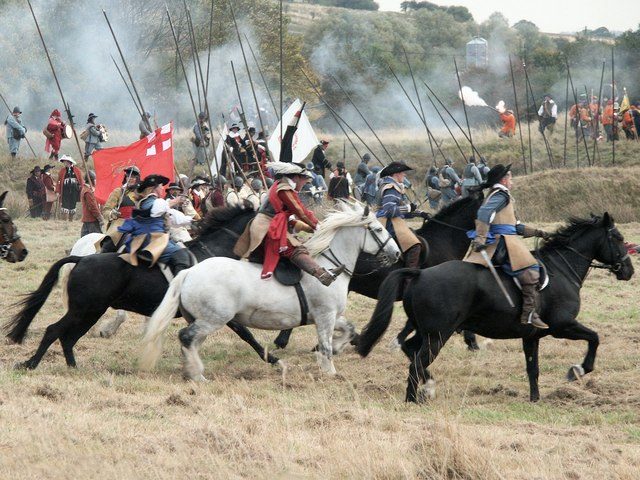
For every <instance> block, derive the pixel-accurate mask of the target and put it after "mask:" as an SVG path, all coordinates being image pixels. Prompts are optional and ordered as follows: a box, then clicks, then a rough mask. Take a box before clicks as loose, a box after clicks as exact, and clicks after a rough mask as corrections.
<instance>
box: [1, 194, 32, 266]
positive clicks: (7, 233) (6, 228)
mask: <svg viewBox="0 0 640 480" xmlns="http://www.w3.org/2000/svg"><path fill="white" fill-rule="evenodd" d="M7 193H9V192H4V193H3V194H2V195H0V259H2V260H6V261H7V262H9V263H16V262H22V261H23V260H24V259H25V258H26V257H27V254H28V253H29V252H28V251H27V248H26V247H25V246H24V243H22V240H21V239H20V235H18V227H16V226H15V224H14V223H13V220H11V216H10V215H9V213H8V212H7V209H6V208H4V207H3V205H4V199H5V197H6V196H7Z"/></svg>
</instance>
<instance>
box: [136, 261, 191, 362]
mask: <svg viewBox="0 0 640 480" xmlns="http://www.w3.org/2000/svg"><path fill="white" fill-rule="evenodd" d="M186 277H187V271H186V270H183V271H181V272H180V273H178V275H177V276H176V277H175V278H174V279H173V280H172V281H171V283H170V284H169V289H168V290H167V293H165V295H164V298H163V299H162V302H161V303H160V305H158V308H156V311H155V312H153V315H152V316H151V318H150V319H149V321H148V322H147V328H146V330H145V334H144V338H143V339H142V345H143V351H142V355H141V357H140V362H139V367H140V369H141V370H153V368H154V367H155V366H156V363H157V362H158V359H159V358H160V354H161V353H162V337H163V335H164V332H165V331H166V330H167V328H168V327H169V324H170V323H171V320H173V318H174V317H175V315H176V312H177V311H178V307H179V306H180V293H181V291H182V284H183V283H184V279H185V278H186Z"/></svg>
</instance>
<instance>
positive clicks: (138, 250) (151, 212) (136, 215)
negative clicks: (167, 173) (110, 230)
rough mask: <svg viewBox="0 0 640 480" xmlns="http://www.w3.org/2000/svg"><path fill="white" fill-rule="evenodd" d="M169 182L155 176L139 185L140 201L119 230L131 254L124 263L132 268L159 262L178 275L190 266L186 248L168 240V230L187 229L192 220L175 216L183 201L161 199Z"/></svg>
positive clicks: (178, 215)
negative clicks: (176, 208) (183, 227)
mask: <svg viewBox="0 0 640 480" xmlns="http://www.w3.org/2000/svg"><path fill="white" fill-rule="evenodd" d="M168 183H169V179H168V178H167V177H163V176H162V175H155V174H154V175H149V176H147V177H146V178H145V179H144V180H143V181H142V182H140V185H138V188H137V189H136V193H137V194H138V197H139V198H140V200H139V201H137V202H136V208H135V209H134V210H133V215H132V217H131V218H129V219H127V220H126V221H125V222H124V223H123V224H122V225H121V226H120V227H118V232H119V233H120V234H121V235H126V236H127V237H126V240H125V250H126V252H127V253H128V255H124V256H122V258H123V260H125V261H126V262H128V263H130V264H131V265H133V266H138V265H139V264H140V263H143V264H145V265H146V266H148V267H149V268H151V267H152V266H154V265H155V264H156V263H157V262H160V263H163V264H166V265H168V266H169V267H170V268H171V271H172V272H173V274H174V275H177V274H178V273H179V272H180V271H181V270H185V269H187V268H189V267H191V265H192V262H191V256H190V255H189V250H187V249H186V248H185V246H184V245H180V244H178V243H176V242H174V241H173V240H172V239H171V238H169V234H168V232H167V227H181V226H188V225H190V224H191V217H188V216H186V215H184V214H182V213H181V212H177V213H176V210H175V208H174V207H176V206H178V205H179V204H180V203H182V202H183V201H184V199H182V198H180V197H178V198H174V199H172V200H168V201H167V200H165V199H164V198H162V196H163V194H164V186H165V185H166V184H168Z"/></svg>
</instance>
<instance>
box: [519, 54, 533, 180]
mask: <svg viewBox="0 0 640 480" xmlns="http://www.w3.org/2000/svg"><path fill="white" fill-rule="evenodd" d="M522 68H526V66H525V62H522ZM525 72H526V70H525ZM524 99H525V100H526V102H527V110H526V112H527V133H528V142H529V169H530V171H531V173H533V150H532V149H531V112H530V110H531V107H530V106H529V92H528V91H527V83H526V80H525V84H524Z"/></svg>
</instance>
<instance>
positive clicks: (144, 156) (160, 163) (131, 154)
mask: <svg viewBox="0 0 640 480" xmlns="http://www.w3.org/2000/svg"><path fill="white" fill-rule="evenodd" d="M93 163H94V165H95V169H96V192H95V193H96V199H97V200H98V202H99V203H105V202H106V201H107V198H109V195H110V194H111V192H112V191H114V190H115V189H116V188H120V187H121V186H122V180H123V178H124V173H123V172H124V169H125V168H126V167H128V166H131V165H135V166H136V167H138V168H139V169H140V177H141V179H143V178H144V177H146V176H147V175H151V174H152V173H157V174H159V175H164V176H165V177H167V178H169V179H171V180H173V178H174V164H173V123H168V124H167V125H164V126H162V127H160V128H158V129H156V131H155V132H153V133H152V134H150V135H148V136H146V137H145V138H143V139H141V140H138V141H137V142H135V143H132V144H131V145H128V146H125V147H112V148H104V149H102V150H96V151H95V152H94V153H93Z"/></svg>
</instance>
